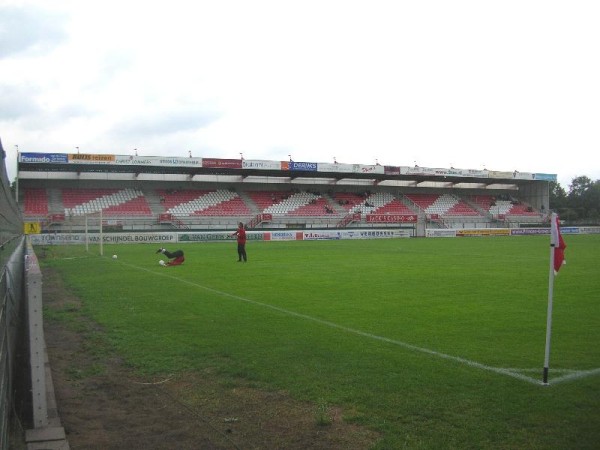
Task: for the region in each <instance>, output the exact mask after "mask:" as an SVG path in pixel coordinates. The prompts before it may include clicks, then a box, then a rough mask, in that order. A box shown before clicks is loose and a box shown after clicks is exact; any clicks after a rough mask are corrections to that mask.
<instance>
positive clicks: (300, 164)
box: [289, 161, 317, 172]
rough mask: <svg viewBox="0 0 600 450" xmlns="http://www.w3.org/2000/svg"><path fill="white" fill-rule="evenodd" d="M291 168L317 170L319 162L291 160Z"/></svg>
mask: <svg viewBox="0 0 600 450" xmlns="http://www.w3.org/2000/svg"><path fill="white" fill-rule="evenodd" d="M289 169H290V170H298V171H303V172H316V171H317V163H316V162H295V161H290V163H289Z"/></svg>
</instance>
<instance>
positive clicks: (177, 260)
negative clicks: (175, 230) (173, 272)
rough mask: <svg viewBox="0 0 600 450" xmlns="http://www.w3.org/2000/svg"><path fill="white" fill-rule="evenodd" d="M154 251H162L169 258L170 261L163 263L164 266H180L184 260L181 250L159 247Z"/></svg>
mask: <svg viewBox="0 0 600 450" xmlns="http://www.w3.org/2000/svg"><path fill="white" fill-rule="evenodd" d="M156 253H162V254H163V255H165V256H166V257H167V258H169V259H170V261H168V262H166V263H165V264H164V265H165V266H180V265H182V264H183V262H184V261H185V258H184V257H183V250H175V251H174V252H170V251H168V250H167V249H166V248H162V247H161V248H159V249H158V250H157V251H156Z"/></svg>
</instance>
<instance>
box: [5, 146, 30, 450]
mask: <svg viewBox="0 0 600 450" xmlns="http://www.w3.org/2000/svg"><path fill="white" fill-rule="evenodd" d="M0 156H1V161H0V301H1V304H0V397H1V399H0V448H2V449H7V448H8V447H9V420H10V418H11V414H12V412H13V407H14V401H15V377H16V374H17V370H18V367H17V360H18V353H19V351H20V348H22V345H23V340H24V338H25V336H26V333H25V331H26V330H25V329H24V328H25V326H24V323H25V321H24V315H25V309H24V306H23V305H24V280H23V277H24V251H25V248H24V247H25V246H24V236H23V221H22V219H21V214H20V212H19V208H18V206H17V204H16V202H15V200H14V198H13V195H12V193H11V189H10V182H9V180H8V175H7V173H6V167H5V160H6V153H5V152H4V149H3V148H2V142H1V141H0Z"/></svg>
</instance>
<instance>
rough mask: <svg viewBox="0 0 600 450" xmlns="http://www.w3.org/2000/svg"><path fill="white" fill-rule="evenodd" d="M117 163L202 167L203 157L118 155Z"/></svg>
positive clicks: (116, 157)
mask: <svg viewBox="0 0 600 450" xmlns="http://www.w3.org/2000/svg"><path fill="white" fill-rule="evenodd" d="M115 163H116V164H117V165H131V166H160V167H202V158H184V157H179V156H171V157H169V156H131V155H129V156H128V155H116V156H115Z"/></svg>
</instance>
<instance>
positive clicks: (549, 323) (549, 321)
mask: <svg viewBox="0 0 600 450" xmlns="http://www.w3.org/2000/svg"><path fill="white" fill-rule="evenodd" d="M553 297H554V240H552V242H551V243H550V274H549V276H548V313H547V315H546V351H545V353H544V373H543V376H542V382H543V383H544V385H546V386H547V385H548V370H549V369H550V337H551V336H552V300H553Z"/></svg>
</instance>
